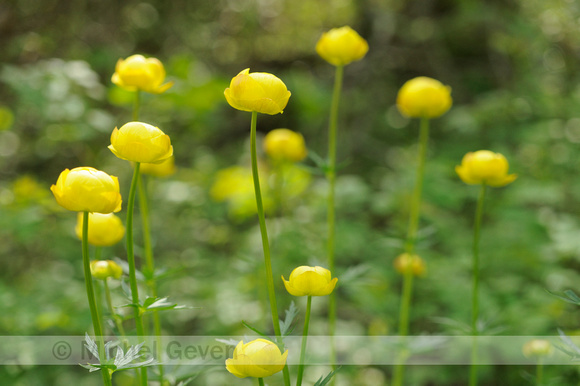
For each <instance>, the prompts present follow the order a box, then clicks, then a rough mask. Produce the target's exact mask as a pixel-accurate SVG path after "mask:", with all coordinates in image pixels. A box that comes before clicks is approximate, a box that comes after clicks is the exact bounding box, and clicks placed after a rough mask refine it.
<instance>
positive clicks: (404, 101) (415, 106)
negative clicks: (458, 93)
mask: <svg viewBox="0 0 580 386" xmlns="http://www.w3.org/2000/svg"><path fill="white" fill-rule="evenodd" d="M452 103H453V101H452V99H451V88H450V87H449V86H445V85H444V84H443V83H441V82H439V81H438V80H435V79H432V78H427V77H426V76H420V77H418V78H414V79H411V80H409V81H407V82H406V83H405V84H404V85H403V87H401V89H400V90H399V94H398V95H397V107H398V109H399V111H400V112H401V114H403V115H405V116H407V117H411V118H429V119H430V118H437V117H440V116H441V115H443V114H445V113H446V112H447V110H449V109H450V108H451V104H452Z"/></svg>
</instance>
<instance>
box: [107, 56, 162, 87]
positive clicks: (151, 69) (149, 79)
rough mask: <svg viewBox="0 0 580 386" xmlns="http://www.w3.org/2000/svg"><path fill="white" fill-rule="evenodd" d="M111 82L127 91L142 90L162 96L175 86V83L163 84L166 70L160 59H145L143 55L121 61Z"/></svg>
mask: <svg viewBox="0 0 580 386" xmlns="http://www.w3.org/2000/svg"><path fill="white" fill-rule="evenodd" d="M111 80H112V82H113V83H114V84H116V85H117V86H119V87H121V88H124V89H125V90H127V91H137V90H140V91H146V92H150V93H153V94H161V93H163V92H165V91H167V90H168V89H169V88H170V87H171V86H173V82H169V83H165V84H162V83H163V81H164V80H165V68H163V64H162V63H161V62H160V61H159V59H156V58H145V57H144V56H143V55H132V56H129V57H128V58H127V59H124V60H123V59H119V60H118V61H117V65H116V66H115V73H114V74H113V77H112V78H111Z"/></svg>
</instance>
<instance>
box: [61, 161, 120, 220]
mask: <svg viewBox="0 0 580 386" xmlns="http://www.w3.org/2000/svg"><path fill="white" fill-rule="evenodd" d="M50 190H51V191H52V193H53V194H54V197H55V198H56V202H58V204H59V205H60V206H62V207H63V208H65V209H68V210H72V211H73V212H91V213H93V212H96V213H111V212H119V211H120V210H121V202H122V199H121V193H119V180H118V179H117V177H115V176H110V175H108V174H107V173H105V172H102V171H100V170H97V169H95V168H91V167H78V168H74V169H72V170H69V169H65V170H64V171H63V172H62V173H60V176H59V177H58V180H57V181H56V185H52V186H51V187H50Z"/></svg>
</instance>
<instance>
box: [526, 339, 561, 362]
mask: <svg viewBox="0 0 580 386" xmlns="http://www.w3.org/2000/svg"><path fill="white" fill-rule="evenodd" d="M553 351H554V347H553V346H552V344H551V343H550V341H548V340H545V339H533V340H530V341H529V342H527V343H526V344H524V347H523V348H522V352H523V354H524V356H525V357H526V358H531V357H544V356H549V355H550V354H552V352H553Z"/></svg>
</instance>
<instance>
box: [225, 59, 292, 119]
mask: <svg viewBox="0 0 580 386" xmlns="http://www.w3.org/2000/svg"><path fill="white" fill-rule="evenodd" d="M224 95H225V97H226V100H227V101H228V103H229V104H230V106H232V107H233V108H235V109H238V110H242V111H255V112H258V113H262V114H270V115H275V114H279V113H282V112H283V110H284V108H285V107H286V105H287V104H288V99H289V98H290V91H288V89H287V88H286V85H285V84H284V82H282V81H281V80H280V79H279V78H278V77H276V76H274V75H272V74H269V73H265V72H252V73H250V69H249V68H246V69H245V70H243V71H241V72H240V73H239V74H238V75H236V76H235V77H234V78H233V79H232V81H231V83H230V87H228V88H226V90H225V91H224Z"/></svg>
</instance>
